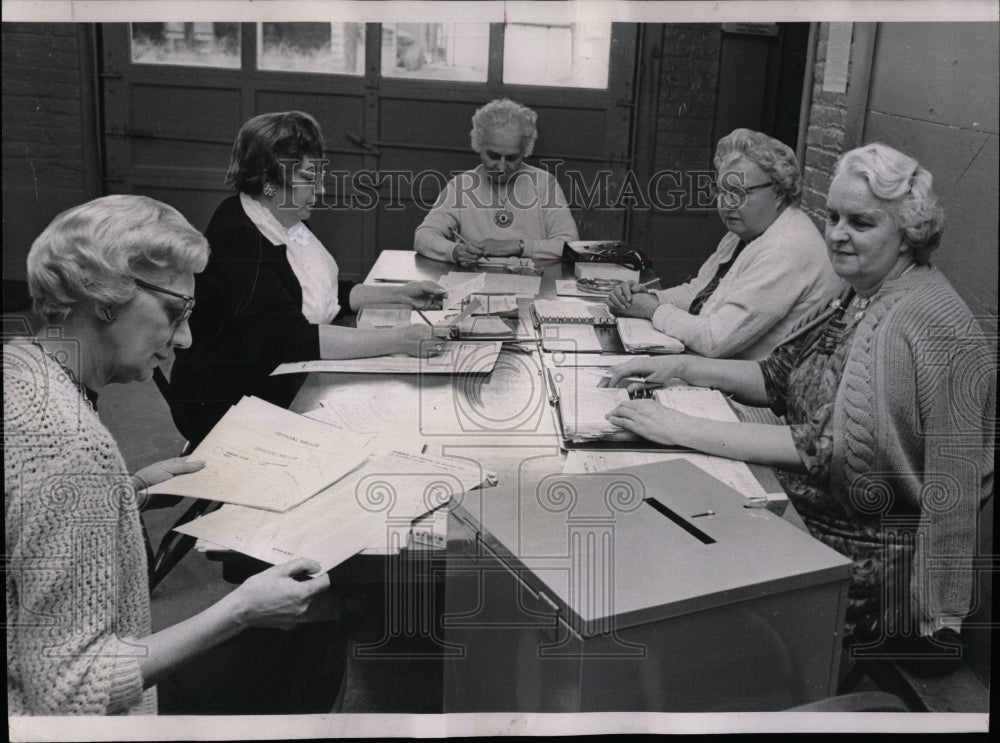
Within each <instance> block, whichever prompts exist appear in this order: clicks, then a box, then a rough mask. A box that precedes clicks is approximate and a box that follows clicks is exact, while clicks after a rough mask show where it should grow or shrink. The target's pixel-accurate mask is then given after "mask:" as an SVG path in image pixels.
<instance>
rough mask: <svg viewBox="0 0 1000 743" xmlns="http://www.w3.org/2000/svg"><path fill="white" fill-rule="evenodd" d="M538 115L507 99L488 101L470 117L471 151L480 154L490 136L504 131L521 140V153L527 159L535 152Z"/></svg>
mask: <svg viewBox="0 0 1000 743" xmlns="http://www.w3.org/2000/svg"><path fill="white" fill-rule="evenodd" d="M537 122H538V114H537V113H535V112H534V111H532V110H531V109H530V108H528V107H527V106H522V105H521V104H520V103H515V102H514V101H512V100H510V99H509V98H500V99H497V100H495V101H490V102H489V103H487V104H486V105H485V106H483V107H482V108H479V109H477V110H476V113H475V114H473V116H472V131H471V132H469V136H470V137H471V139H472V151H473V152H475V153H477V154H479V153H482V151H483V148H484V147H485V146H486V145H485V141H486V139H487V138H488V137H489V136H490V134H493V133H496V132H500V131H504V132H510V133H512V134H514V135H515V136H517V137H520V139H521V152H522V154H523V156H524V157H528V156H529V155H531V154H532V153H533V152H534V151H535V140H537V139H538V127H537V126H536V124H537Z"/></svg>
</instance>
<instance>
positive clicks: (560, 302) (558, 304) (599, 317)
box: [532, 299, 616, 325]
mask: <svg viewBox="0 0 1000 743" xmlns="http://www.w3.org/2000/svg"><path fill="white" fill-rule="evenodd" d="M532 312H533V313H534V317H535V320H536V322H535V324H536V325H540V324H541V323H584V324H589V325H614V324H615V323H616V318H615V316H614V315H612V314H611V312H610V311H609V310H608V308H607V306H606V305H604V304H598V303H594V302H591V303H587V302H576V301H573V300H568V299H536V300H535V303H534V304H533V305H532Z"/></svg>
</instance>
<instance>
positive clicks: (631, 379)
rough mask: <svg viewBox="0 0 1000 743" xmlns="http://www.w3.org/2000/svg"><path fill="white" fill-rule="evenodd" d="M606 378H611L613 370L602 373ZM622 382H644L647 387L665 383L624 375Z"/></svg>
mask: <svg viewBox="0 0 1000 743" xmlns="http://www.w3.org/2000/svg"><path fill="white" fill-rule="evenodd" d="M601 376H602V377H603V378H604V379H611V372H610V370H609V371H606V372H604V374H602V375H601ZM620 381H622V382H634V383H636V384H644V385H646V386H647V387H662V386H663V385H662V384H661V383H659V382H647V381H646V378H645V377H622V378H621V380H620Z"/></svg>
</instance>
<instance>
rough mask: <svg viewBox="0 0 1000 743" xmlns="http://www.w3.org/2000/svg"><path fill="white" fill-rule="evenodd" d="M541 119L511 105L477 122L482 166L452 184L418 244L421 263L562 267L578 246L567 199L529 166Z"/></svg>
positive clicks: (486, 111) (493, 105)
mask: <svg viewBox="0 0 1000 743" xmlns="http://www.w3.org/2000/svg"><path fill="white" fill-rule="evenodd" d="M537 121H538V114H537V113H535V112H534V111H532V110H531V109H530V108H528V107H527V106H522V105H521V104H520V103H516V102H514V101H512V100H509V99H507V98H501V99H497V100H494V101H490V102H489V103H487V104H486V105H485V106H483V107H482V108H480V109H478V110H477V111H476V113H475V115H474V116H473V117H472V131H471V132H470V137H471V139H472V151H473V152H475V153H476V154H478V155H479V159H480V161H481V164H480V165H478V166H477V167H475V168H473V169H472V170H468V171H466V172H464V173H461V174H459V175H457V176H456V177H454V178H452V179H451V180H450V181H449V182H448V184H447V186H446V187H445V189H444V190H443V191H442V192H441V195H440V196H439V197H438V199H437V201H436V202H435V203H434V207H433V208H432V209H431V210H430V212H428V214H427V216H426V217H424V221H423V222H422V223H421V224H420V226H419V227H418V228H417V230H416V233H415V234H414V238H413V247H414V249H415V250H416V251H417V252H418V253H420V254H421V255H425V256H427V257H429V258H435V259H437V260H440V261H450V262H452V263H458V264H459V265H463V266H471V265H475V264H476V263H477V262H478V261H480V260H488V259H489V258H490V257H508V256H518V257H523V258H533V259H535V260H536V261H538V262H543V261H557V260H559V259H560V258H561V257H562V251H563V243H565V242H566V241H569V240H576V239H578V237H579V235H578V233H577V229H576V222H574V221H573V216H572V215H571V214H570V211H569V206H568V204H567V202H566V196H565V195H564V194H563V191H562V188H561V187H560V186H559V184H558V183H557V182H556V179H555V178H554V177H553V176H552V175H551V174H550V173H549V172H548V171H546V170H542V169H541V168H536V167H534V166H533V165H529V164H528V163H526V162H525V161H524V159H525V158H526V157H528V156H529V155H531V154H532V152H534V150H535V140H536V139H537V138H538V128H537V125H536V122H537Z"/></svg>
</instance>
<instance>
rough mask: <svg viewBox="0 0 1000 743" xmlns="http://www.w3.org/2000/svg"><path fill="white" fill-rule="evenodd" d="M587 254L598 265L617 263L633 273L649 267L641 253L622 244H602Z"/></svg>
mask: <svg viewBox="0 0 1000 743" xmlns="http://www.w3.org/2000/svg"><path fill="white" fill-rule="evenodd" d="M589 252H590V254H591V255H593V256H595V261H596V262H599V263H617V264H618V265H620V266H624V267H625V268H629V269H631V270H633V271H645V270H646V269H648V268H649V267H650V266H649V261H648V260H647V259H646V257H645V256H644V255H643V254H642V253H640V252H639V251H638V250H636V249H635V248H632V247H630V246H628V245H626V244H624V243H619V242H609V243H602V244H600V245H595V246H593V247H592V248H590V249H589Z"/></svg>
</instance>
